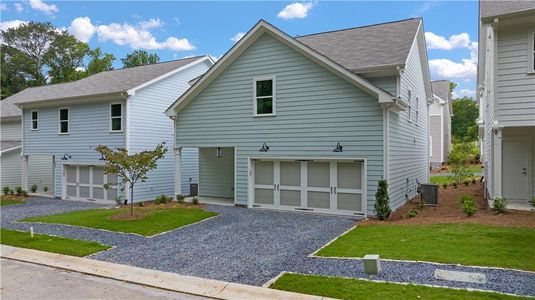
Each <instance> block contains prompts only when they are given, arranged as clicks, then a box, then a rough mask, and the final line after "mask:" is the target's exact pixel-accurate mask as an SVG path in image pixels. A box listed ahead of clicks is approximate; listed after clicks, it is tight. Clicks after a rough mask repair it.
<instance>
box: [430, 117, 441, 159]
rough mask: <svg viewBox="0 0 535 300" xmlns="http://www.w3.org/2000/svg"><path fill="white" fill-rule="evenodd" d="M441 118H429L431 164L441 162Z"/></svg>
mask: <svg viewBox="0 0 535 300" xmlns="http://www.w3.org/2000/svg"><path fill="white" fill-rule="evenodd" d="M440 123H441V118H440V116H430V117H429V132H430V133H431V137H432V140H431V157H430V159H431V161H432V162H440V163H441V162H442V156H441V148H442V139H441V129H442V128H441V126H440Z"/></svg>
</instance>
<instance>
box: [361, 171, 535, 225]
mask: <svg viewBox="0 0 535 300" xmlns="http://www.w3.org/2000/svg"><path fill="white" fill-rule="evenodd" d="M462 195H472V196H473V197H474V198H475V199H476V206H477V212H476V214H475V215H473V216H471V217H467V216H465V215H464V214H463V213H462V212H461V206H460V205H459V203H458V202H457V200H458V199H459V197H461V196H462ZM438 203H439V204H438V205H437V206H426V207H425V208H423V209H420V208H419V207H418V204H416V203H412V202H407V203H406V204H405V205H404V206H402V207H400V208H398V209H397V210H396V211H395V212H393V213H392V215H391V216H390V218H389V219H388V220H387V221H379V220H376V219H369V220H366V221H364V222H361V223H360V225H367V224H400V225H409V224H440V223H463V224H465V223H466V224H469V223H470V224H486V225H497V226H509V227H530V228H535V211H521V210H507V211H506V212H505V213H503V214H496V213H495V212H494V211H493V210H492V208H489V207H488V204H487V201H486V200H485V199H484V198H483V185H482V184H481V183H479V182H478V183H476V184H470V185H469V186H465V185H464V184H461V185H459V186H458V188H453V187H448V188H447V189H444V188H442V187H440V188H439V200H438ZM412 209H415V210H416V211H418V215H417V216H416V217H414V218H409V217H408V216H407V215H406V214H407V212H408V211H410V210H412Z"/></svg>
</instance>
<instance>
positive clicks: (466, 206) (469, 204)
mask: <svg viewBox="0 0 535 300" xmlns="http://www.w3.org/2000/svg"><path fill="white" fill-rule="evenodd" d="M459 204H460V205H461V209H462V212H463V213H464V214H465V215H466V216H468V217H470V216H473V215H474V214H475V213H476V201H475V199H474V197H472V196H470V195H463V196H461V197H460V198H459Z"/></svg>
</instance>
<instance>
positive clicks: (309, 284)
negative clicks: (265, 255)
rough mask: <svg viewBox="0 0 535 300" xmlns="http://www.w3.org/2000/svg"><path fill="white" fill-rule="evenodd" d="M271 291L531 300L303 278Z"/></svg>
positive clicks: (281, 282)
mask: <svg viewBox="0 0 535 300" xmlns="http://www.w3.org/2000/svg"><path fill="white" fill-rule="evenodd" d="M271 288H273V289H277V290H284V291H291V292H297V293H305V294H312V295H318V296H324V297H331V298H338V299H473V300H487V299H488V300H491V299H528V298H524V297H515V296H509V295H503V294H498V293H491V292H479V291H467V290H455V289H448V288H440V287H428V286H422V285H413V284H397V283H384V282H371V281H366V280H361V279H349V278H339V277H327V276H316V275H301V274H284V275H283V276H281V277H280V278H279V279H278V280H277V281H276V282H275V283H273V284H272V285H271Z"/></svg>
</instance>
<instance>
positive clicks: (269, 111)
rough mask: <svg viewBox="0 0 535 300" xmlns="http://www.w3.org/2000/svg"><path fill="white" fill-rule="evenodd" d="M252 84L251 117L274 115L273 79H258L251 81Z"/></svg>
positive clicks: (271, 77)
mask: <svg viewBox="0 0 535 300" xmlns="http://www.w3.org/2000/svg"><path fill="white" fill-rule="evenodd" d="M253 83H254V87H253V93H254V99H253V101H254V103H253V109H254V112H253V115H254V116H273V115H275V77H274V76H270V77H258V78H255V79H253Z"/></svg>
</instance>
